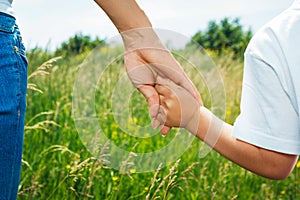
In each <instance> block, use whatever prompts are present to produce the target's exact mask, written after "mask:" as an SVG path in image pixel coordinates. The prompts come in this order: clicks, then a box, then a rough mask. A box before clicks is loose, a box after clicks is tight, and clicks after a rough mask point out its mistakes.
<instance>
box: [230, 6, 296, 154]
mask: <svg viewBox="0 0 300 200" xmlns="http://www.w3.org/2000/svg"><path fill="white" fill-rule="evenodd" d="M299 48H300V0H296V1H295V2H294V3H293V5H292V6H291V7H290V8H289V9H287V10H286V11H284V12H283V13H281V14H280V15H279V16H277V17H276V18H275V19H273V20H272V21H271V22H269V23H268V24H267V25H265V26H264V27H263V28H262V29H261V30H259V31H258V32H257V33H256V34H255V35H254V37H253V38H252V40H251V41H250V43H249V45H248V47H247V50H246V52H245V66H244V79H243V89H242V99H241V114H240V116H239V117H238V118H237V120H236V122H235V124H234V129H233V136H234V137H236V138H238V139H240V140H243V141H245V142H248V143H250V144H253V145H255V146H258V147H262V148H265V149H269V150H273V151H277V152H282V153H287V154H298V155H299V154H300V117H299V111H300V49H299Z"/></svg>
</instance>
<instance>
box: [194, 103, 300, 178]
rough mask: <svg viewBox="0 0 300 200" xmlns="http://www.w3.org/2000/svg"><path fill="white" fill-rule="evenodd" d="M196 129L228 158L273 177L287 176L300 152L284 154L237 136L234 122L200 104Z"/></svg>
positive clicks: (199, 135)
mask: <svg viewBox="0 0 300 200" xmlns="http://www.w3.org/2000/svg"><path fill="white" fill-rule="evenodd" d="M199 115H200V117H199V118H200V120H199V121H200V122H199V124H198V126H197V131H195V130H194V131H193V130H191V128H189V129H190V130H189V131H191V132H193V133H194V134H195V135H196V136H197V137H198V138H199V139H201V140H203V141H205V142H206V143H208V145H210V146H212V147H213V148H214V149H215V150H216V151H217V152H219V153H220V154H222V155H223V156H224V157H226V158H228V159H229V160H231V161H233V162H235V163H237V164H238V165H240V166H242V167H243V168H246V169H248V170H250V171H252V172H254V173H256V174H258V175H261V176H264V177H267V178H270V179H284V178H286V177H287V176H288V175H289V174H290V172H291V171H292V169H293V168H294V165H295V163H296V161H297V159H298V156H297V155H288V154H282V153H278V152H274V151H270V150H266V149H263V148H259V147H257V146H254V145H251V144H249V143H246V142H243V141H240V140H238V139H236V138H234V137H233V136H232V135H231V133H232V130H233V126H231V125H229V124H227V123H225V122H223V121H222V120H220V119H218V118H217V117H216V116H214V115H213V114H212V113H211V112H210V111H209V110H208V109H206V108H205V107H200V112H199Z"/></svg>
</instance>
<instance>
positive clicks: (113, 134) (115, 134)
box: [111, 131, 118, 139]
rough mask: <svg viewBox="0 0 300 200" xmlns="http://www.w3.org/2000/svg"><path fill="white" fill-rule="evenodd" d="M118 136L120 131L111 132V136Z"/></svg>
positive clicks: (114, 137)
mask: <svg viewBox="0 0 300 200" xmlns="http://www.w3.org/2000/svg"><path fill="white" fill-rule="evenodd" d="M117 136H118V132H117V131H113V132H112V133H111V138H112V139H117Z"/></svg>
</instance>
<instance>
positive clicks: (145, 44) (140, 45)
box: [121, 27, 166, 51]
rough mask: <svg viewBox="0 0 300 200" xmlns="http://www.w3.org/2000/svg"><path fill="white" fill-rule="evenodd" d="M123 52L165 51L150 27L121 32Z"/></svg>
mask: <svg viewBox="0 0 300 200" xmlns="http://www.w3.org/2000/svg"><path fill="white" fill-rule="evenodd" d="M121 36H122V39H123V42H124V47H125V51H134V50H138V49H145V48H148V49H149V48H155V49H166V48H165V47H164V45H163V44H162V43H161V41H160V39H159V37H158V36H157V34H156V33H155V31H154V30H153V28H152V27H144V28H135V29H130V30H127V31H124V32H121Z"/></svg>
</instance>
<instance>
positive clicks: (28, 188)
mask: <svg viewBox="0 0 300 200" xmlns="http://www.w3.org/2000/svg"><path fill="white" fill-rule="evenodd" d="M105 48H108V47H105ZM100 51H101V48H100ZM115 51H117V50H115ZM103 52H105V50H103ZM210 53H211V55H212V57H213V60H214V62H215V63H216V66H217V69H218V71H219V72H220V74H221V76H222V78H223V83H224V88H225V92H226V93H225V94H226V99H224V102H225V103H226V107H225V110H224V116H223V117H224V118H225V120H226V121H227V122H228V123H231V124H232V123H233V122H234V120H235V118H236V117H237V116H238V114H239V102H240V95H241V87H242V75H243V65H242V61H241V60H238V59H232V58H231V56H217V55H214V53H213V52H210ZM88 54H89V51H86V52H83V53H81V54H78V55H71V56H66V57H54V56H53V54H51V53H49V52H47V51H44V50H41V49H38V48H36V49H32V50H30V51H28V55H27V56H28V60H29V77H28V83H29V84H28V94H27V113H26V125H25V136H24V151H23V161H22V174H21V181H20V185H19V196H18V199H38V200H40V199H42V200H47V199H49V200H52V199H57V200H61V199H64V200H72V199H74V200H75V199H97V200H98V199H99V200H102V199H113V200H115V199H118V200H119V199H124V200H125V199H149V200H150V199H186V200H189V199H191V200H194V199H199V200H200V199H201V200H202V199H216V200H217V199H220V200H224V199H241V200H248V199H249V200H250V199H251V200H254V199H257V200H260V199H263V200H265V199H270V200H271V199H272V200H273V199H276V200H280V199H282V200H290V199H295V200H296V199H300V186H299V185H300V175H299V173H300V163H299V162H298V164H297V166H296V168H295V169H294V171H293V172H292V174H291V175H290V176H289V177H288V178H287V179H286V180H283V181H272V180H268V179H265V178H262V177H259V176H257V175H254V174H252V173H251V172H248V171H246V170H244V169H242V168H240V167H239V166H237V165H235V164H233V163H232V162H230V161H228V160H226V159H224V158H223V157H222V156H220V155H219V154H218V153H216V152H214V151H211V152H209V153H208V154H207V155H206V156H204V157H201V156H199V149H200V148H201V147H202V146H203V145H204V144H203V143H202V142H201V141H199V140H193V141H192V144H191V145H190V146H189V147H188V149H186V151H185V152H184V153H183V154H182V155H181V156H180V157H179V158H178V159H176V160H175V161H174V162H172V163H169V164H168V165H167V166H162V165H159V164H158V165H157V167H156V169H154V170H152V171H149V172H144V173H139V172H137V171H136V168H135V166H134V163H133V162H130V159H131V157H130V156H134V153H133V154H130V156H129V157H128V159H127V160H124V161H125V166H123V167H121V168H120V169H119V170H116V169H114V168H112V167H110V166H109V164H108V163H109V161H110V159H111V158H110V156H111V155H110V154H109V153H107V149H109V148H110V145H111V143H114V144H115V145H117V146H119V147H121V148H123V149H126V150H127V151H132V152H147V151H148V152H151V151H154V150H155V149H159V148H161V147H164V146H165V145H167V144H168V143H169V142H170V141H171V140H172V138H173V137H175V135H176V131H177V130H176V129H174V130H173V131H172V132H171V133H170V135H168V136H167V137H166V138H163V137H161V135H160V134H159V133H157V134H155V135H154V136H152V137H150V138H138V137H133V136H130V135H128V134H126V133H125V132H124V131H122V129H121V128H120V127H119V126H118V123H116V121H115V120H114V118H113V115H112V109H113V108H112V102H111V100H110V98H111V94H112V91H113V89H114V88H113V86H114V85H115V83H116V82H117V81H118V79H119V75H120V73H121V71H122V70H123V71H124V66H123V62H122V58H120V59H119V60H116V61H115V62H113V63H112V64H111V66H110V67H109V69H108V70H107V71H106V73H105V75H104V76H105V78H103V79H101V81H100V82H99V83H98V84H97V89H96V94H95V103H96V105H95V109H96V110H97V113H98V116H97V117H98V121H99V124H101V128H102V130H103V132H104V134H105V135H106V136H107V137H108V138H109V139H110V142H107V143H105V144H101V145H100V146H99V148H100V149H99V155H97V156H95V155H94V154H91V153H90V152H89V151H88V150H87V149H86V145H85V144H84V142H83V141H82V139H81V138H80V136H79V133H78V131H77V129H76V124H75V121H74V118H73V114H72V102H73V95H74V94H73V90H74V84H75V82H76V80H77V78H78V76H81V74H78V71H79V68H80V65H81V64H82V63H83V61H84V60H85V58H86V56H87V55H88ZM178 59H179V58H178ZM192 74H193V73H192V72H191V76H192ZM193 79H194V78H193V77H192V80H193ZM196 85H197V87H198V89H199V91H200V93H201V95H202V98H203V100H204V102H206V105H207V106H208V107H210V104H211V103H210V95H209V93H208V91H207V89H205V88H201V81H199V83H196ZM130 106H131V111H132V113H131V117H130V118H129V119H128V120H129V121H130V124H136V125H141V126H142V125H146V124H149V123H150V119H149V116H148V108H147V104H146V101H145V99H144V98H143V96H142V95H141V94H140V93H138V92H136V91H135V92H133V94H132V96H131V102H130ZM216 112H217V111H216ZM129 128H130V127H129ZM131 130H132V131H135V132H138V130H135V129H134V128H131ZM85 131H86V132H87V133H88V132H90V131H91V130H89V129H86V130H85ZM149 162H152V161H151V160H150V161H149ZM153 162H154V161H153Z"/></svg>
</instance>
